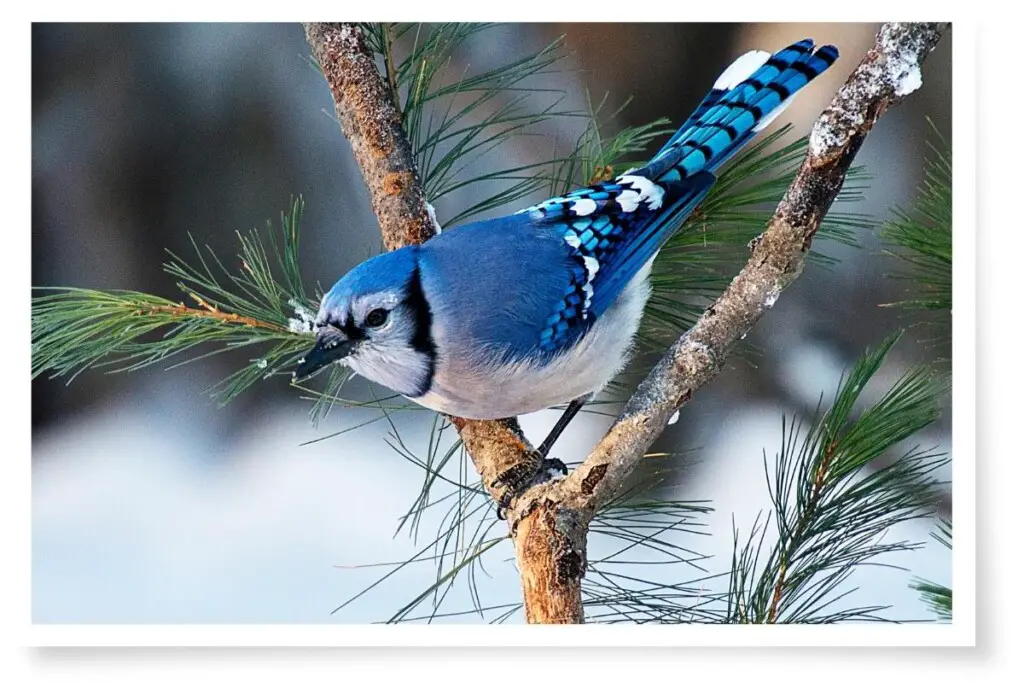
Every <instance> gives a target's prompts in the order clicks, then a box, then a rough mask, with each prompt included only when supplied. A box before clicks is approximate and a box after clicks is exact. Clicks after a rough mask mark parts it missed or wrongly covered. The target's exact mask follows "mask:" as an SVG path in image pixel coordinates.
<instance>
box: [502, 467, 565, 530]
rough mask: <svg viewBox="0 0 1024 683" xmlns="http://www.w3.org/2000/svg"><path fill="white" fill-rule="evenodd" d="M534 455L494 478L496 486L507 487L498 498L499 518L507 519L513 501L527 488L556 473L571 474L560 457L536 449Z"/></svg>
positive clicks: (542, 481)
mask: <svg viewBox="0 0 1024 683" xmlns="http://www.w3.org/2000/svg"><path fill="white" fill-rule="evenodd" d="M533 455H534V457H533V458H531V459H529V460H524V461H523V462H521V463H518V464H516V465H513V466H512V467H510V468H508V469H507V470H505V471H504V472H502V473H501V474H500V475H499V476H498V478H497V479H495V480H494V485H495V486H502V487H504V489H505V491H504V493H502V494H501V498H500V499H499V500H498V519H501V520H504V519H505V515H506V513H507V512H508V509H509V507H510V506H511V505H512V501H513V500H515V499H516V498H518V497H519V496H521V495H522V494H523V493H525V492H526V490H527V489H529V488H531V487H533V486H537V485H538V484H543V483H545V482H548V481H551V480H552V479H554V478H555V475H556V474H561V475H562V476H563V477H564V476H566V475H567V474H569V468H568V467H566V466H565V463H564V462H562V461H561V460H559V459H558V458H545V457H544V456H543V455H542V454H541V453H540V452H538V451H534V452H533Z"/></svg>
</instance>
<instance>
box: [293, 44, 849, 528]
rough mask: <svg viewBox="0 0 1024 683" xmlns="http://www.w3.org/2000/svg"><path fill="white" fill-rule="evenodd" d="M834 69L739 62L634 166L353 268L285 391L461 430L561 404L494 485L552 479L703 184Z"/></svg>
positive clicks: (801, 54)
mask: <svg viewBox="0 0 1024 683" xmlns="http://www.w3.org/2000/svg"><path fill="white" fill-rule="evenodd" d="M838 57H839V51H838V50H837V49H836V47H835V46H833V45H823V46H820V47H817V48H815V44H814V41H813V40H811V39H805V40H801V41H799V42H795V43H793V44H792V45H789V46H788V47H786V48H784V49H782V50H779V51H777V52H775V53H774V54H771V53H769V52H766V51H763V50H753V51H750V52H747V53H745V54H743V55H741V56H740V57H739V58H737V59H736V60H735V61H734V62H733V63H732V64H731V65H729V66H728V67H727V68H726V69H725V70H724V71H723V72H722V73H721V75H720V76H719V77H718V78H717V79H716V80H715V82H714V84H713V85H712V87H711V90H710V91H709V92H708V93H707V95H705V97H704V98H703V100H702V101H701V102H700V103H699V105H698V106H697V108H696V109H695V110H694V112H693V113H692V114H691V115H690V116H689V117H688V118H687V119H686V120H685V121H684V122H683V124H682V125H681V126H680V127H679V129H678V130H677V131H676V132H675V134H674V135H672V137H671V138H670V139H669V140H668V141H667V142H666V143H665V144H664V145H663V146H662V148H661V149H660V150H659V151H658V153H657V154H655V155H654V156H653V157H652V158H651V159H650V161H648V162H647V163H646V164H645V165H644V166H642V167H639V168H633V169H630V170H627V171H626V172H624V173H622V174H620V175H618V176H617V177H614V178H611V179H609V180H605V181H601V182H597V183H595V184H592V185H590V186H588V187H584V188H581V189H577V190H574V191H571V192H568V193H566V194H565V195H563V196H558V197H553V198H550V199H547V200H545V201H543V202H541V203H539V204H536V205H533V206H529V207H526V208H524V209H521V210H519V211H516V212H515V213H511V214H509V215H506V216H502V217H498V218H492V219H487V220H481V221H476V222H471V223H466V224H462V225H459V226H455V227H451V228H447V229H445V230H442V231H439V232H438V233H437V234H435V235H434V236H433V237H431V238H430V239H428V240H427V241H426V242H424V243H422V244H416V245H410V246H405V247H401V248H399V249H396V250H394V251H390V252H385V253H382V254H379V255H377V256H374V257H371V258H369V259H368V260H366V261H364V262H362V263H361V264H359V265H358V266H356V267H355V268H353V269H352V270H350V271H349V272H348V273H346V274H345V275H344V276H343V277H341V279H339V280H338V281H337V283H336V284H334V286H333V287H331V289H330V290H329V291H327V292H326V293H325V294H324V296H323V298H322V300H321V302H320V307H319V309H318V311H317V314H316V317H315V320H314V330H315V334H316V339H315V342H314V344H313V347H312V348H311V349H310V350H309V352H308V353H306V354H305V355H304V356H303V357H302V358H301V359H300V360H299V361H298V365H297V367H296V369H295V371H294V373H293V377H294V380H295V381H301V380H303V379H305V378H307V377H310V376H312V375H313V374H315V373H317V372H318V371H320V370H322V369H323V368H325V367H327V366H329V365H331V364H332V363H342V364H344V365H347V366H348V367H349V368H350V369H351V370H352V371H354V372H355V373H357V374H359V375H361V376H363V377H364V378H366V379H368V380H371V381H373V382H376V383H378V384H381V385H383V386H384V387H387V388H388V389H390V390H391V391H394V392H396V393H398V394H401V395H403V396H405V397H407V398H408V399H410V400H412V401H414V402H416V403H418V404H420V405H422V406H425V407H427V408H430V409H432V410H435V411H437V412H440V413H443V414H446V415H450V416H455V417H460V418H466V419H502V418H510V417H516V416H520V415H524V414H527V413H532V412H536V411H539V410H544V409H548V408H552V407H556V406H561V405H566V404H567V408H566V409H565V411H564V412H563V413H562V416H561V417H560V419H559V420H558V422H557V424H556V425H555V427H554V428H553V429H552V430H551V432H550V433H549V434H548V436H547V437H546V438H545V439H544V441H543V443H542V444H541V446H540V447H539V448H537V449H536V459H535V461H534V464H533V465H531V466H530V467H527V468H526V470H525V471H517V472H509V473H506V474H507V475H508V476H504V475H503V478H500V479H501V481H500V482H498V483H500V484H501V485H504V486H506V487H507V488H508V490H509V491H510V492H511V493H513V494H517V492H518V491H519V490H521V489H523V487H525V486H528V485H532V484H533V482H535V481H536V479H537V477H539V476H542V475H544V473H546V472H547V473H550V472H553V471H561V472H562V474H565V473H566V472H567V468H566V467H565V465H564V464H563V463H562V462H561V461H559V460H557V459H550V458H547V455H548V452H549V451H550V449H551V447H552V446H553V444H554V442H555V440H556V439H557V438H558V436H559V435H560V434H561V432H562V431H563V430H564V429H565V427H566V426H567V425H568V424H569V422H570V421H571V420H572V419H573V417H574V416H575V415H576V414H577V413H578V412H579V410H580V409H581V408H582V407H583V406H584V405H585V404H586V402H587V401H589V400H590V399H591V398H592V397H593V396H595V395H596V394H597V393H599V392H600V391H601V390H602V389H603V388H604V387H605V386H606V385H607V384H608V382H610V381H611V380H612V379H613V378H614V377H615V376H616V375H617V374H618V373H619V372H620V371H621V370H622V368H623V367H624V366H625V364H626V363H627V361H628V359H629V357H630V353H631V351H632V348H633V345H634V337H635V335H636V332H637V330H638V328H639V326H640V322H641V319H642V316H643V311H644V307H645V304H646V302H647V299H648V297H649V296H650V294H651V284H650V280H649V275H650V272H651V266H652V263H653V261H654V259H655V257H656V256H657V254H658V252H659V250H660V249H661V248H662V247H663V246H664V244H665V243H666V241H667V240H668V239H669V238H670V237H671V236H672V235H673V234H674V232H675V231H676V230H677V229H678V228H679V226H680V225H681V224H682V222H683V221H684V219H685V218H686V217H687V216H688V215H689V214H690V213H691V212H692V211H693V210H694V208H695V207H697V205H698V204H699V203H700V202H701V200H702V199H703V198H704V197H705V196H706V195H707V193H708V191H709V190H710V189H711V186H712V185H713V184H714V182H715V180H716V176H715V174H714V173H715V170H716V169H718V168H719V167H720V166H721V165H722V164H723V163H724V162H726V161H727V160H728V159H729V158H730V157H732V156H733V155H734V154H735V153H736V152H737V151H738V150H739V149H740V148H742V147H743V146H744V145H745V144H746V143H747V142H749V141H750V140H751V139H752V138H753V137H755V136H756V135H757V134H758V133H759V132H760V131H761V130H763V129H764V128H765V127H767V126H768V124H769V123H771V122H772V121H773V120H774V119H775V118H776V117H777V116H779V115H780V114H781V113H782V111H783V110H784V109H785V108H786V107H787V106H788V105H789V104H790V102H791V101H792V99H793V96H794V95H795V94H796V93H797V92H798V91H799V90H800V89H802V88H803V87H804V86H806V85H807V84H808V83H810V82H811V81H812V80H813V79H814V78H816V77H817V76H819V75H820V74H822V73H823V72H825V71H826V70H827V69H828V68H829V67H830V66H832V64H833V63H834V62H835V61H836V59H838ZM499 516H501V514H500V509H499Z"/></svg>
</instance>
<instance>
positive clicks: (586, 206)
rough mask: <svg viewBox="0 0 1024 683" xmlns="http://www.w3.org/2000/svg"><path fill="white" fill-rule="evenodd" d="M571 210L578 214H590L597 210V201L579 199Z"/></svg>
mask: <svg viewBox="0 0 1024 683" xmlns="http://www.w3.org/2000/svg"><path fill="white" fill-rule="evenodd" d="M569 210H570V211H572V212H573V213H574V214H576V215H577V216H589V215H590V214H592V213H594V212H595V211H597V202H595V201H594V200H593V199H577V200H576V201H574V202H573V203H572V207H570V209H569Z"/></svg>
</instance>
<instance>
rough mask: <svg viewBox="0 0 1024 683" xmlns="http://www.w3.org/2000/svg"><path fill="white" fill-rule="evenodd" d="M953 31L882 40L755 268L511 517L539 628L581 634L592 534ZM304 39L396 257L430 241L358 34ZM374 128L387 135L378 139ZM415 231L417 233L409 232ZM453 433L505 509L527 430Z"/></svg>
mask: <svg viewBox="0 0 1024 683" xmlns="http://www.w3.org/2000/svg"><path fill="white" fill-rule="evenodd" d="M947 28H948V24H935V23H909V24H906V23H891V24H885V25H883V26H882V28H881V29H880V30H879V32H878V35H877V37H876V41H875V45H874V47H873V48H872V49H871V50H870V51H869V52H868V54H867V55H866V56H865V57H864V59H863V60H862V61H861V62H860V64H859V65H858V67H857V68H856V69H855V70H854V72H853V73H852V74H851V75H850V77H849V79H848V80H847V81H846V83H845V84H844V85H843V86H842V88H840V90H839V91H838V92H837V93H836V95H835V97H834V98H833V100H832V102H831V104H829V106H828V107H827V108H826V109H825V111H824V112H823V113H822V115H821V117H820V118H819V119H818V120H817V122H816V123H815V125H814V129H813V131H812V134H811V140H810V145H809V149H808V153H807V157H806V158H805V159H804V162H803V164H802V166H801V167H800V169H799V171H798V172H797V175H796V178H795V179H794V180H793V183H792V184H791V185H790V187H789V189H788V190H787V192H786V194H785V196H784V197H783V199H782V201H781V202H780V203H779V205H778V207H777V208H776V210H775V213H774V215H773V216H772V218H771V220H770V221H769V222H768V225H767V227H766V229H765V231H764V232H763V233H762V234H761V236H760V237H759V238H757V239H756V240H754V241H753V242H752V254H751V256H750V259H749V260H748V262H747V264H746V265H745V266H744V267H743V269H742V270H741V271H740V273H739V274H738V275H737V276H736V277H735V278H734V279H733V281H732V283H731V284H730V285H729V287H728V288H727V289H726V290H725V292H724V293H723V294H722V295H721V296H720V297H719V298H718V300H717V301H715V302H714V303H713V304H712V305H711V306H709V307H708V308H707V309H706V310H705V312H704V314H703V315H702V316H701V317H700V319H699V320H698V321H697V323H696V324H695V325H694V326H693V328H691V329H690V330H689V331H688V332H686V333H685V334H684V335H683V336H682V337H680V338H679V340H678V341H677V342H676V343H675V344H673V345H672V347H671V348H670V349H669V350H668V352H667V353H666V354H665V355H664V357H663V358H662V359H661V360H660V362H658V364H657V365H656V366H655V367H654V368H653V369H652V370H651V372H650V374H649V375H648V376H647V378H646V379H645V380H644V381H643V382H642V383H641V384H640V386H639V388H638V389H637V391H636V392H635V393H634V394H633V396H632V397H631V398H630V399H629V401H628V402H627V403H626V405H625V407H624V408H623V410H622V412H621V414H620V415H619V417H618V418H617V419H616V421H615V422H614V424H613V425H612V426H611V428H610V429H609V431H608V432H607V433H606V434H605V436H604V437H603V438H602V440H601V441H600V443H599V444H598V445H597V447H596V448H595V449H594V450H593V452H592V453H591V454H590V455H589V456H588V457H587V459H586V461H585V462H584V463H583V464H582V465H581V466H580V467H578V468H577V469H576V470H574V471H573V472H572V473H571V474H570V475H569V476H568V477H567V478H565V479H564V480H561V481H557V482H552V483H548V484H543V485H540V486H535V487H533V488H532V489H530V490H529V491H527V492H526V493H525V494H524V495H522V496H521V497H520V498H519V499H518V500H516V501H515V502H514V503H513V509H512V511H511V513H510V515H509V519H510V525H511V533H512V537H513V539H514V541H515V545H516V559H517V563H518V566H519V571H520V574H521V577H522V582H523V595H524V606H525V612H526V619H527V621H528V622H529V623H582V622H583V608H582V598H581V593H580V582H581V580H582V578H583V574H584V572H585V570H586V540H587V538H586V537H587V528H588V525H589V523H590V521H591V519H592V518H593V516H594V514H595V513H596V511H597V510H598V509H599V508H600V507H601V505H603V504H605V503H606V502H608V501H609V500H610V499H611V498H612V497H613V496H614V494H615V493H616V491H617V490H618V489H619V487H620V486H621V485H622V484H623V483H624V482H625V481H626V479H627V477H628V476H629V474H630V473H631V472H632V471H633V470H634V469H635V468H636V466H637V464H638V463H639V462H640V460H641V458H642V457H643V455H644V453H645V452H646V450H647V448H649V447H650V445H651V444H652V443H653V442H654V440H655V439H656V438H657V437H658V436H659V435H660V434H661V432H662V431H663V430H664V429H665V426H666V425H667V423H668V420H669V418H670V417H671V416H672V414H673V413H674V412H675V411H676V410H678V409H679V408H680V407H681V406H683V405H684V404H686V403H687V402H688V401H689V400H690V399H691V398H692V397H693V394H694V392H695V391H697V390H698V389H700V388H701V387H702V386H704V385H705V384H707V383H708V382H709V381H711V380H712V379H713V378H714V377H715V376H716V375H717V374H718V372H719V371H720V370H721V368H722V365H723V362H724V360H725V358H726V357H727V356H728V354H729V352H730V351H731V350H732V348H733V347H734V346H735V344H736V342H737V341H738V340H739V339H740V338H742V337H743V336H745V335H746V334H747V332H749V330H750V329H751V328H752V327H753V326H754V324H755V323H756V322H757V321H758V320H759V319H760V318H761V316H762V315H764V313H765V312H767V311H768V310H769V309H771V307H772V306H773V305H774V304H775V302H776V301H777V300H778V298H779V296H780V294H781V293H782V292H783V290H785V288H786V287H788V286H789V285H790V284H791V283H792V282H793V281H794V280H795V279H796V278H797V277H798V276H799V275H800V273H801V271H802V270H803V266H804V260H805V257H806V254H807V251H808V250H809V249H810V245H811V242H812V240H813V238H814V236H815V234H816V233H817V231H818V228H819V227H820V226H821V222H822V220H823V219H824V217H825V215H826V214H827V213H828V210H829V208H830V207H831V205H832V202H833V201H834V200H835V198H836V196H837V195H838V193H839V190H840V189H841V187H842V184H843V181H844V180H845V178H846V173H847V171H848V170H849V168H850V165H851V163H852V161H853V158H854V156H855V155H856V154H857V151H858V150H859V149H860V146H861V144H862V142H863V141H864V138H865V137H866V136H867V134H868V132H869V131H870V130H871V128H872V126H873V125H874V123H875V121H876V120H877V119H878V117H879V116H881V115H882V113H883V112H884V111H885V110H886V109H887V108H888V107H890V106H892V105H893V104H896V103H898V102H899V101H900V100H902V99H903V98H904V97H906V96H907V95H909V94H910V93H911V92H913V91H914V90H916V88H917V87H919V86H920V84H921V76H920V64H921V63H922V62H923V61H924V59H925V57H926V56H927V55H928V53H929V52H931V50H932V49H933V48H934V47H935V45H936V43H937V42H938V40H939V39H940V38H941V36H942V34H943V33H944V32H945V30H946V29H947ZM306 35H307V38H308V40H309V42H310V44H311V45H312V46H313V50H314V53H315V54H316V56H317V59H318V60H319V61H320V62H321V66H322V67H324V73H325V75H326V76H327V79H328V82H329V83H330V84H331V92H332V93H334V96H335V103H336V107H337V109H338V115H339V120H341V122H342V128H343V130H344V131H345V134H346V136H347V137H348V138H349V140H350V141H352V147H353V151H354V153H355V155H356V159H357V161H358V162H359V165H360V168H362V169H363V175H364V177H365V179H366V181H367V184H368V185H369V186H370V190H371V194H372V196H374V198H375V199H374V202H375V204H374V210H375V211H376V212H377V216H378V218H379V219H380V221H381V230H382V232H383V234H384V237H385V243H386V244H387V245H388V248H396V247H398V246H401V245H402V244H408V243H412V242H416V241H421V240H422V239H426V238H427V237H429V235H430V234H431V233H430V231H429V229H428V227H429V225H430V223H429V217H427V216H426V213H427V212H426V209H425V201H424V198H423V195H422V191H421V190H420V189H419V187H418V182H417V181H416V172H415V168H414V165H413V162H412V158H411V153H410V152H409V145H408V142H407V141H404V135H403V134H402V131H401V126H400V115H398V113H397V110H395V108H394V105H393V101H392V99H391V98H390V97H389V96H388V92H389V91H388V90H387V87H386V85H385V83H384V81H383V79H382V77H381V76H380V74H379V72H378V71H377V70H376V67H374V66H373V60H372V55H370V54H369V51H368V50H367V49H366V46H365V43H364V42H363V41H362V39H361V36H360V33H359V30H358V28H357V27H355V26H354V25H347V24H308V25H307V26H306ZM354 81H355V82H354ZM369 81H373V84H368V82H369ZM351 93H355V94H354V95H353V94H351ZM353 110H355V111H353ZM381 121H384V122H386V125H384V124H383V123H381ZM376 124H381V126H383V128H385V129H386V131H385V133H381V134H378V133H376V132H375V131H377V130H379V127H378V126H377V125H376ZM360 138H369V140H367V139H360ZM378 141H382V142H379V143H378ZM377 150H384V152H388V153H378V151H377ZM403 150H404V152H403ZM389 151H390V152H389ZM381 157H384V158H386V159H387V161H386V162H383V161H381ZM381 167H385V168H386V169H388V171H387V172H382V171H381V170H380V169H381ZM387 173H399V174H400V175H401V177H402V178H403V179H404V178H408V179H410V180H409V183H405V184H402V185H401V186H399V187H397V189H396V188H394V187H390V188H389V187H388V186H387V178H390V177H392V176H389V175H388V174H387ZM375 185H376V186H375ZM392 190H394V192H392ZM399 195H400V196H399ZM378 197H383V198H384V199H389V200H392V199H393V200H395V203H394V204H393V205H392V204H386V203H385V202H384V199H377V198H378ZM378 201H379V202H380V207H382V208H378ZM393 206H394V207H399V208H391V207H393ZM410 221H412V222H415V223H417V224H416V225H415V226H411V223H410ZM452 422H453V423H454V424H455V426H456V427H457V428H458V429H459V431H460V434H461V435H462V437H463V440H464V442H465V444H466V448H467V450H468V451H469V453H470V455H471V457H472V459H473V462H474V464H475V466H476V468H477V471H478V472H479V473H480V475H481V477H482V478H483V481H484V483H485V485H487V486H488V490H489V492H490V493H491V495H492V496H493V497H495V498H497V497H498V496H500V494H501V491H500V490H495V489H494V488H493V487H492V486H491V482H493V481H494V479H495V477H496V476H497V475H499V474H501V473H502V472H504V471H506V470H507V469H508V468H509V467H511V466H512V465H515V464H517V463H519V462H522V461H523V459H524V458H525V457H527V454H528V452H529V449H530V446H529V444H528V442H527V441H526V440H525V438H524V437H523V435H522V432H521V431H520V430H519V427H518V424H517V423H516V422H515V421H514V420H505V421H497V422H478V421H472V420H461V419H457V418H453V419H452Z"/></svg>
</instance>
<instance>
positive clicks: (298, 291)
mask: <svg viewBox="0 0 1024 683" xmlns="http://www.w3.org/2000/svg"><path fill="white" fill-rule="evenodd" d="M301 214H302V200H301V199H298V200H295V201H293V203H292V207H291V211H290V212H289V213H288V214H282V216H281V225H280V228H279V229H278V230H274V229H273V227H272V226H271V225H270V224H269V223H268V225H267V229H266V230H265V231H264V233H263V234H262V235H261V233H260V232H258V231H252V232H250V233H249V234H247V235H242V234H240V233H239V234H238V238H239V242H240V246H241V251H240V253H239V254H238V263H239V267H238V270H237V271H235V272H231V271H229V270H228V269H227V268H226V267H225V266H224V264H223V262H222V261H221V260H220V259H219V258H218V257H217V256H216V254H214V253H213V251H212V250H210V249H209V248H207V251H208V254H205V255H204V250H203V249H200V248H199V246H198V245H196V243H195V241H193V242H192V245H193V247H194V249H195V256H194V258H195V265H190V264H189V262H188V261H186V260H185V259H183V258H181V257H179V256H177V255H175V254H170V257H171V259H170V261H169V262H168V263H166V264H165V266H164V270H165V272H167V273H168V274H169V275H171V276H172V277H174V278H176V280H177V285H178V289H180V290H181V292H182V293H183V294H184V297H185V298H184V300H182V301H172V300H169V299H165V298H163V297H158V296H153V295H150V294H143V293H141V292H133V291H123V290H115V291H97V290H90V289H80V288H74V287H40V288H36V289H37V291H40V292H42V294H40V295H38V296H35V297H34V298H33V300H32V377H33V379H34V378H36V377H39V376H41V375H44V374H47V375H49V376H50V377H68V382H71V381H72V380H73V379H74V378H75V377H77V376H78V374H79V373H81V372H82V371H84V370H86V369H88V368H105V369H108V370H109V371H111V372H118V371H131V370H139V369H141V368H145V367H149V366H151V365H154V364H157V363H164V364H168V365H169V367H177V366H178V365H182V364H184V363H190V362H194V361H196V360H199V359H201V358H206V357H209V356H211V355H214V354H218V353H223V352H226V351H232V350H236V349H242V348H245V349H247V350H249V351H250V354H251V356H250V358H249V362H248V363H247V364H246V365H244V366H242V367H241V368H239V369H238V370H237V371H235V372H234V373H233V374H231V375H230V376H228V377H226V378H224V379H223V380H221V381H220V382H219V383H217V384H216V385H215V386H214V387H212V388H211V391H212V392H213V394H214V395H215V396H216V398H217V399H218V400H219V401H220V402H221V403H222V404H223V403H226V402H227V401H229V400H231V399H232V398H234V397H235V396H237V395H238V394H239V393H241V392H242V391H244V390H245V389H247V388H249V387H251V386H252V385H254V384H255V383H257V382H259V381H261V380H262V379H265V378H268V377H271V376H274V375H278V374H288V375H290V374H291V371H292V369H293V368H294V366H295V364H296V362H297V361H298V359H299V358H300V357H301V356H302V354H304V353H305V352H306V351H308V350H309V337H308V334H309V333H310V330H309V329H308V324H307V321H308V319H309V316H311V315H312V314H311V313H309V311H312V310H315V304H314V303H313V302H311V301H310V300H309V299H308V298H307V296H306V294H305V289H304V287H303V284H302V278H301V275H300V272H301V271H300V269H299V262H298V247H299V221H300V218H301ZM186 301H188V304H186V303H185V302H186ZM296 315H299V317H298V318H296V317H295V316H296ZM302 315H305V316H307V321H303V320H301V317H302ZM304 327H305V328H306V329H305V330H303V329H302V328H304ZM200 351H201V352H200ZM171 361H173V362H171Z"/></svg>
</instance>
